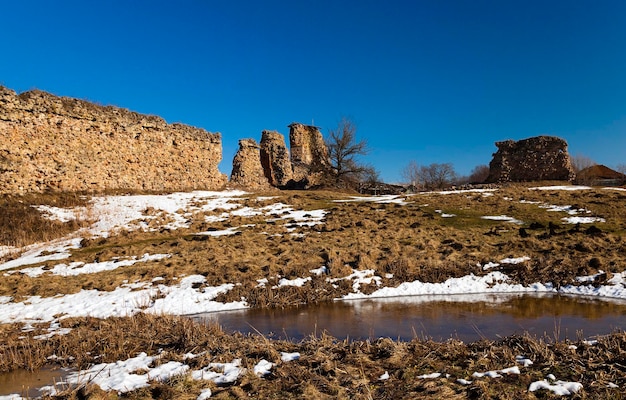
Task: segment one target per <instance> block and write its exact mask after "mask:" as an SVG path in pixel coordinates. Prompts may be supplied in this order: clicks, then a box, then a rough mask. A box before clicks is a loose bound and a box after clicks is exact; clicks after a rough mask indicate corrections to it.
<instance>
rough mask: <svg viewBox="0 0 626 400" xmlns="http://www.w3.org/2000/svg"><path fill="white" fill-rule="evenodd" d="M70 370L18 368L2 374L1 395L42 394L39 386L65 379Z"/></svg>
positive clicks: (29, 396) (0, 379)
mask: <svg viewBox="0 0 626 400" xmlns="http://www.w3.org/2000/svg"><path fill="white" fill-rule="evenodd" d="M70 372H72V371H70V370H65V369H58V368H56V369H52V368H41V369H39V370H37V371H32V372H31V371H26V370H23V369H18V370H15V371H12V372H8V373H2V374H0V396H6V395H10V394H19V395H21V396H22V397H28V398H34V397H39V396H41V395H42V394H41V392H40V391H39V388H41V387H44V386H50V385H53V384H54V383H55V382H60V381H62V380H63V378H64V377H65V376H67V374H69V373H70Z"/></svg>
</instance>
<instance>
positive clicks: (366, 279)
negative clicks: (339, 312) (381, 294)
mask: <svg viewBox="0 0 626 400" xmlns="http://www.w3.org/2000/svg"><path fill="white" fill-rule="evenodd" d="M342 280H352V290H353V291H354V292H355V293H351V294H353V295H356V296H358V295H362V294H361V292H360V290H359V289H360V287H361V284H365V285H369V284H371V283H372V282H374V283H376V286H380V284H381V282H382V278H381V277H380V276H376V271H375V270H373V269H365V270H362V271H359V270H356V269H353V270H352V274H350V275H348V276H345V277H343V278H333V279H328V282H330V283H335V282H338V281H342ZM351 294H348V296H350V295H351ZM345 298H347V297H345Z"/></svg>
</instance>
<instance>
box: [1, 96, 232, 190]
mask: <svg viewBox="0 0 626 400" xmlns="http://www.w3.org/2000/svg"><path fill="white" fill-rule="evenodd" d="M0 137H1V138H2V140H1V141H0V192H1V193H16V192H29V191H47V190H52V191H102V190H107V189H130V190H154V191H157V190H158V191H160V190H189V189H218V188H221V187H222V186H223V185H224V184H225V183H226V177H225V176H224V175H223V174H221V173H220V172H219V170H218V167H217V166H218V163H219V162H220V160H221V158H222V142H221V136H220V134H219V133H209V132H207V131H205V130H204V129H199V128H194V127H191V126H187V125H183V124H168V123H166V122H165V120H163V119H162V118H159V117H156V116H148V115H142V114H138V113H136V112H132V111H128V110H126V109H123V108H118V107H113V106H106V107H103V106H99V105H95V104H93V103H90V102H87V101H83V100H77V99H72V98H67V97H58V96H54V95H52V94H49V93H45V92H42V91H39V90H34V91H30V92H25V93H22V94H20V95H16V93H15V92H14V91H12V90H9V89H6V88H4V87H1V86H0Z"/></svg>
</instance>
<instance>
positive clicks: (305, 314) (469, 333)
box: [192, 294, 626, 342]
mask: <svg viewBox="0 0 626 400" xmlns="http://www.w3.org/2000/svg"><path fill="white" fill-rule="evenodd" d="M192 318H194V319H196V320H199V321H207V322H208V321H211V322H217V323H218V324H220V325H221V326H222V327H223V328H224V329H225V330H227V331H240V332H244V333H255V332H260V333H262V334H264V335H267V336H270V337H273V338H279V339H294V340H301V339H303V338H305V337H307V336H309V335H311V334H315V335H319V334H321V332H323V331H327V332H328V333H329V334H331V335H332V336H334V337H336V338H339V339H344V338H346V337H348V338H352V339H368V338H378V337H390V338H392V339H400V340H411V339H413V338H414V337H419V338H430V339H433V340H439V341H441V340H447V339H449V338H457V339H460V340H463V341H464V342H473V341H476V340H479V339H481V338H487V339H498V338H499V337H504V336H510V335H514V334H523V333H525V332H528V333H530V334H531V335H535V336H544V335H547V336H548V337H550V338H552V339H555V338H558V339H559V340H562V339H565V338H567V339H571V340H576V339H578V338H579V335H582V336H583V337H585V338H590V337H593V336H596V335H603V334H608V333H611V332H613V331H615V330H616V329H622V330H623V329H626V301H619V300H615V301H609V300H599V299H591V298H583V297H571V296H559V295H550V294H543V295H528V294H510V295H490V294H473V295H456V296H414V297H403V298H388V299H371V300H358V301H338V302H334V303H328V304H320V305H313V306H307V307H299V308H289V309H284V310H241V311H232V312H220V313H210V314H201V315H195V316H192Z"/></svg>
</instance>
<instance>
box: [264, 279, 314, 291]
mask: <svg viewBox="0 0 626 400" xmlns="http://www.w3.org/2000/svg"><path fill="white" fill-rule="evenodd" d="M310 280H311V277H308V278H295V279H285V278H281V279H280V280H279V281H278V286H274V287H273V288H272V289H276V288H279V287H283V286H297V287H302V286H304V284H305V283H307V282H308V281H310Z"/></svg>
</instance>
